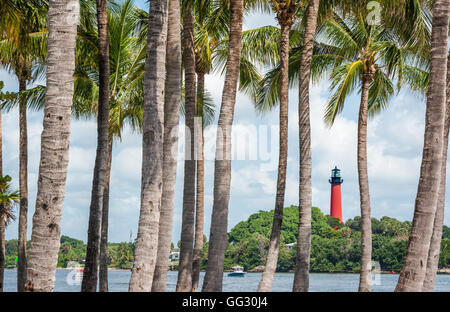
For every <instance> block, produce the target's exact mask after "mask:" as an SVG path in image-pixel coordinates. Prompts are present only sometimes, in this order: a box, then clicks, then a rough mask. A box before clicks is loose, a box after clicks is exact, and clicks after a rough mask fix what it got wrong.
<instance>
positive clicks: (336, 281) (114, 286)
mask: <svg viewBox="0 0 450 312" xmlns="http://www.w3.org/2000/svg"><path fill="white" fill-rule="evenodd" d="M69 274H70V271H69V270H58V271H56V286H55V291H67V292H69V291H73V292H77V291H80V286H77V285H69V284H68V283H67V277H68V275H69ZM130 274H131V272H130V271H114V270H110V271H109V290H110V291H127V290H128V282H129V280H130ZM203 276H204V273H203V272H202V273H201V276H200V284H201V283H202V280H203ZM69 277H70V276H69ZM377 278H378V279H377V280H376V283H377V284H378V285H373V286H372V290H373V291H393V290H394V288H395V285H396V284H397V280H398V274H380V275H378V276H377ZM260 279H261V273H247V274H246V276H245V277H228V276H227V273H225V275H224V278H223V290H224V291H236V292H244V291H256V289H257V287H258V283H259V280H260ZM293 279H294V274H293V273H277V274H276V276H275V281H274V285H273V291H287V292H289V291H291V290H292V282H293ZM358 281H359V275H358V274H350V273H346V274H329V273H321V274H320V273H311V276H310V290H311V291H345V292H347V291H357V290H358ZM176 282H177V272H169V273H168V276H167V291H175V286H176ZM4 290H5V291H16V290H17V289H16V271H15V270H5V289H4ZM435 291H447V292H450V275H442V274H441V275H438V276H437V279H436V286H435Z"/></svg>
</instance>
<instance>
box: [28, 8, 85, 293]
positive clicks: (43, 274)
mask: <svg viewBox="0 0 450 312" xmlns="http://www.w3.org/2000/svg"><path fill="white" fill-rule="evenodd" d="M78 17H79V1H78V0H50V1H49V12H48V20H49V26H48V31H49V34H48V52H47V93H46V104H45V109H44V122H43V130H42V136H41V160H40V165H39V177H38V191H37V196H36V210H35V213H34V216H33V229H32V234H31V248H30V251H29V256H28V263H27V264H28V268H27V282H26V284H25V291H52V290H53V287H54V285H55V274H56V264H57V262H58V251H59V246H60V236H61V228H60V224H61V215H62V206H63V203H64V196H65V187H66V176H67V165H68V163H69V142H70V121H71V118H72V98H73V73H74V69H75V40H76V35H77V24H78Z"/></svg>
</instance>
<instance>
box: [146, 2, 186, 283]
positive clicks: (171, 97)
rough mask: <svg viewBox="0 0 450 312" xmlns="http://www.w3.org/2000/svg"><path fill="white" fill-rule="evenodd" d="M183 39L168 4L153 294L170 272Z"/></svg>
mask: <svg viewBox="0 0 450 312" xmlns="http://www.w3.org/2000/svg"><path fill="white" fill-rule="evenodd" d="M181 63H182V62H181V36H180V2H179V1H178V0H169V22H168V26H167V54H166V64H167V65H166V70H167V73H166V93H165V98H164V151H163V154H164V156H163V157H164V159H163V174H164V181H163V191H162V202H161V217H160V219H159V234H158V256H157V260H156V267H155V275H154V277H153V285H152V291H158V292H163V291H166V277H167V268H168V264H169V255H170V243H171V242H172V221H173V209H174V196H175V181H176V175H177V158H176V156H177V155H173V154H172V153H173V150H175V149H176V147H177V146H178V122H179V111H180V101H181V87H180V81H181Z"/></svg>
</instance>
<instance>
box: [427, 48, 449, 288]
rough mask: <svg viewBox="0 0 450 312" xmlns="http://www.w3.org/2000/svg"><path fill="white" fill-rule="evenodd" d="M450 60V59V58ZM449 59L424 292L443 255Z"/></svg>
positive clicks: (431, 284)
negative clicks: (440, 256) (435, 205)
mask: <svg viewBox="0 0 450 312" xmlns="http://www.w3.org/2000/svg"><path fill="white" fill-rule="evenodd" d="M449 58H450V57H449ZM449 58H447V104H446V107H445V110H446V111H445V125H444V141H443V144H444V148H443V150H442V169H441V183H440V186H439V198H438V204H437V207H436V215H435V217H434V226H433V235H432V236H431V243H430V250H429V252H428V261H427V272H426V274H425V280H424V282H423V289H422V291H433V289H434V282H435V280H436V274H437V270H438V264H439V255H440V253H441V240H442V226H443V225H444V210H445V186H446V177H447V152H448V134H449V127H450V62H449Z"/></svg>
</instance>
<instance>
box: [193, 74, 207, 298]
mask: <svg viewBox="0 0 450 312" xmlns="http://www.w3.org/2000/svg"><path fill="white" fill-rule="evenodd" d="M197 80H198V85H197V101H198V103H201V104H202V105H198V104H197V116H198V117H202V116H203V98H204V93H205V74H204V73H198V75H197ZM197 128H200V129H198V138H196V139H197V153H198V154H197V155H198V157H197V193H196V201H195V204H196V207H195V244H194V253H193V257H192V259H193V260H192V291H197V290H198V282H199V280H200V265H201V262H202V251H203V243H204V242H203V228H204V220H205V207H204V206H205V162H204V159H203V157H204V151H203V149H204V147H203V124H202V125H200V126H199V127H197Z"/></svg>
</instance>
